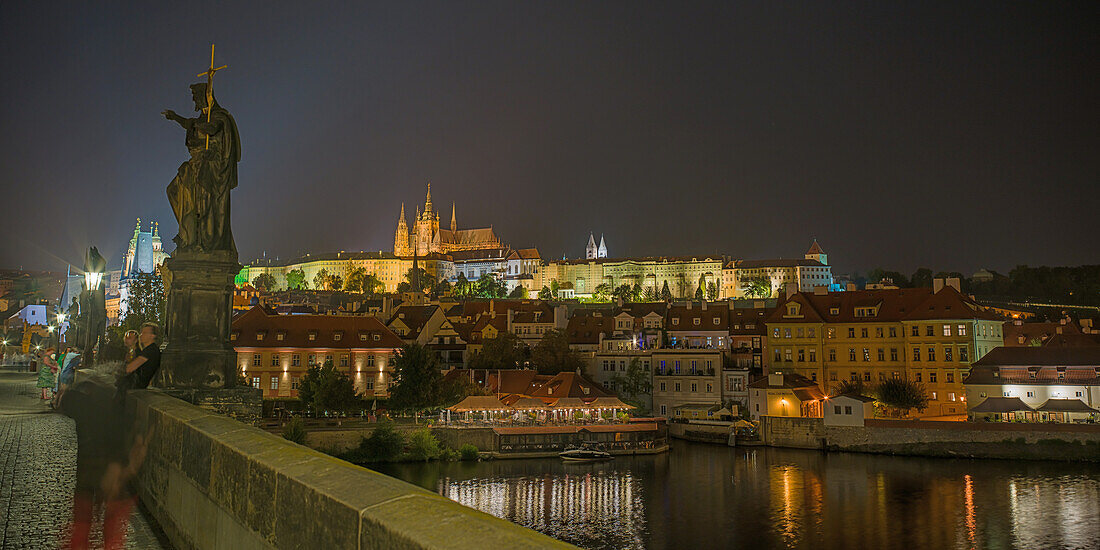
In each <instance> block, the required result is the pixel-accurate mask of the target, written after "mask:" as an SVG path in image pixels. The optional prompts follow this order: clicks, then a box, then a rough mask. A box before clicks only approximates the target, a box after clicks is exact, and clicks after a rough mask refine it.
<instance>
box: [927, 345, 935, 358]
mask: <svg viewBox="0 0 1100 550" xmlns="http://www.w3.org/2000/svg"><path fill="white" fill-rule="evenodd" d="M928 360H929V361H935V360H936V348H934V347H931V346H929V347H928Z"/></svg>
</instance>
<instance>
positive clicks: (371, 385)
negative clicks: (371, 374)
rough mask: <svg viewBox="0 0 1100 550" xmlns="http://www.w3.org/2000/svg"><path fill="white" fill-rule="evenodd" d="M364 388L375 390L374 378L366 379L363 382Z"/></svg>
mask: <svg viewBox="0 0 1100 550" xmlns="http://www.w3.org/2000/svg"><path fill="white" fill-rule="evenodd" d="M363 389H365V390H373V389H374V380H366V381H364V382H363Z"/></svg>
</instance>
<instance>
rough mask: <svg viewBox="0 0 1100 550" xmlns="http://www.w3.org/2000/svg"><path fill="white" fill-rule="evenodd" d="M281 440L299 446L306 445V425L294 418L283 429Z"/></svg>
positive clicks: (299, 419)
mask: <svg viewBox="0 0 1100 550" xmlns="http://www.w3.org/2000/svg"><path fill="white" fill-rule="evenodd" d="M283 438H284V439H286V440H287V441H293V442H294V443H297V444H299V445H305V444H306V425H305V422H302V419H301V418H299V417H294V418H291V419H290V422H287V424H286V427H284V428H283Z"/></svg>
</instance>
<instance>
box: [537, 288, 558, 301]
mask: <svg viewBox="0 0 1100 550" xmlns="http://www.w3.org/2000/svg"><path fill="white" fill-rule="evenodd" d="M553 299H554V293H553V292H550V287H548V286H544V287H542V290H539V300H543V301H547V302H548V301H550V300H553Z"/></svg>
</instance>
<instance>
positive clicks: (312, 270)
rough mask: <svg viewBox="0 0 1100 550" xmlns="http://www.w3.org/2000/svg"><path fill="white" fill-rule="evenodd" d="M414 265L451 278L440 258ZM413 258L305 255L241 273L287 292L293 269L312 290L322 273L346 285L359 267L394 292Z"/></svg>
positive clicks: (371, 254) (429, 257) (370, 254)
mask: <svg viewBox="0 0 1100 550" xmlns="http://www.w3.org/2000/svg"><path fill="white" fill-rule="evenodd" d="M416 261H417V265H418V266H419V267H420V268H422V269H424V270H426V271H427V272H428V273H429V274H430V275H432V276H433V277H435V278H436V279H450V278H452V277H453V276H454V262H452V261H451V260H450V258H449V257H447V256H444V255H442V254H426V255H424V256H420V257H418V258H417V259H416ZM412 264H413V258H411V257H408V258H403V257H398V256H394V255H393V254H390V253H389V252H336V253H332V254H319V255H316V256H311V255H308V254H307V255H306V256H304V257H302V258H298V259H297V260H293V261H290V262H286V263H279V262H273V261H258V262H255V263H254V264H253V265H249V266H245V268H244V269H243V270H242V274H244V275H245V276H246V277H247V279H248V281H249V282H251V281H254V280H256V277H257V276H259V275H260V274H261V273H267V274H269V275H271V276H272V277H274V278H275V288H277V289H284V288H286V286H287V285H286V275H287V273H290V272H291V271H293V270H295V269H301V270H302V271H303V272H304V273H305V281H306V283H307V284H308V285H309V288H313V278H314V277H316V276H317V273H319V272H320V271H321V270H322V269H324V270H327V271H328V272H329V273H330V274H333V275H339V276H340V277H341V278H342V279H344V280H345V281H346V280H347V277H348V273H349V272H350V270H351V269H352V268H355V267H362V268H363V269H364V270H366V272H367V274H373V275H374V276H375V277H378V279H379V280H380V281H382V284H383V285H385V289H384V292H397V285H399V284H401V283H402V282H405V275H406V274H407V273H408V272H409V270H410V269H412Z"/></svg>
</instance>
